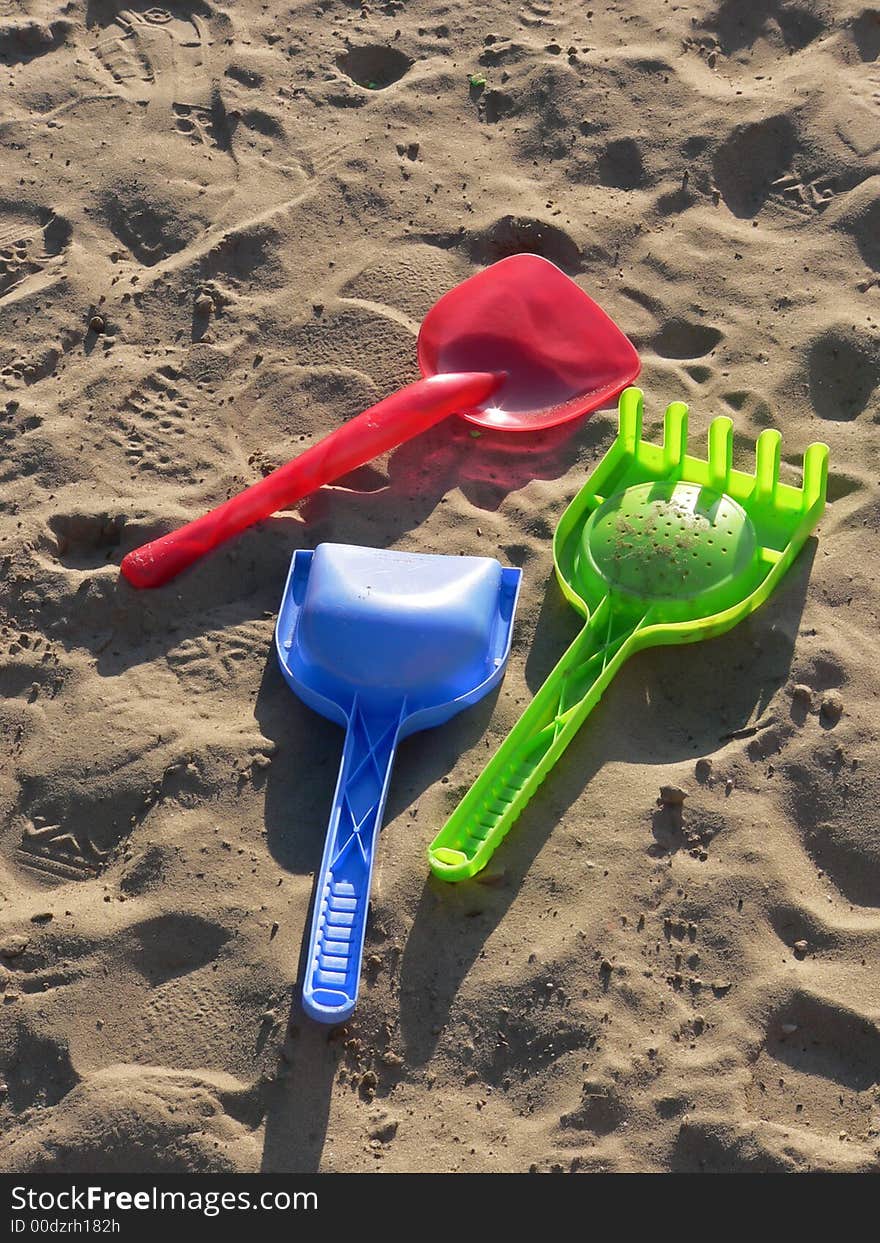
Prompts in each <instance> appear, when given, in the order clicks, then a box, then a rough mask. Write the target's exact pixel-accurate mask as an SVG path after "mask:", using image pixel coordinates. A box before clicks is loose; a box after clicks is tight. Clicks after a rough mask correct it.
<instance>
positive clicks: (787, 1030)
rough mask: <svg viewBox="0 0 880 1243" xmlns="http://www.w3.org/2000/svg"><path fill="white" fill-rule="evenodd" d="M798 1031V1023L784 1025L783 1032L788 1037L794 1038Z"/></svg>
mask: <svg viewBox="0 0 880 1243" xmlns="http://www.w3.org/2000/svg"><path fill="white" fill-rule="evenodd" d="M797 1029H798V1025H797V1023H783V1024H782V1031H783V1034H784V1035H786V1036H793V1035H794V1034H795V1032H796V1031H797Z"/></svg>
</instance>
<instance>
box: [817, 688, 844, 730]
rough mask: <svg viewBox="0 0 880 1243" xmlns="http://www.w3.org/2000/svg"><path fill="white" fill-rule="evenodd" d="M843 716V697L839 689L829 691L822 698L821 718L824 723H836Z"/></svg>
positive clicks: (829, 724) (830, 724)
mask: <svg viewBox="0 0 880 1243" xmlns="http://www.w3.org/2000/svg"><path fill="white" fill-rule="evenodd" d="M842 716H843V699H842V697H841V696H840V694H839V693H838V692H837V691H829V692H828V694H827V695H824V696H823V698H822V707H821V708H820V709H819V718H820V720H821V721H822V724H823V725H828V726H832V725H836V724H837V722H838V721H839V720H840V718H841V717H842Z"/></svg>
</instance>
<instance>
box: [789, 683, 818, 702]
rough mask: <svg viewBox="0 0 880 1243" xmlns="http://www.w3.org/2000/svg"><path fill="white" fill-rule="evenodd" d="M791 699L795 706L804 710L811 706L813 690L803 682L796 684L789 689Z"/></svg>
mask: <svg viewBox="0 0 880 1243" xmlns="http://www.w3.org/2000/svg"><path fill="white" fill-rule="evenodd" d="M791 697H792V699H793V700H794V702H795V703H796V704H801V705H802V706H803V707H804V708H812V706H813V689H812V687H810V686H807V685H806V684H805V683H803V682H798V684H797V686H793V687H792V688H791Z"/></svg>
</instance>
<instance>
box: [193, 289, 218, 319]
mask: <svg viewBox="0 0 880 1243" xmlns="http://www.w3.org/2000/svg"><path fill="white" fill-rule="evenodd" d="M193 306H194V307H195V309H196V314H197V315H210V314H211V312H212V311H213V309H214V299H213V298H212V297H211V295H210V294H208V293H200V294H199V295H198V297H197V298H196V300H195V302H194V303H193Z"/></svg>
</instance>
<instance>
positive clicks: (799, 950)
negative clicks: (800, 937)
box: [793, 941, 810, 958]
mask: <svg viewBox="0 0 880 1243" xmlns="http://www.w3.org/2000/svg"><path fill="white" fill-rule="evenodd" d="M793 948H794V952H795V953H796V954H797V956H798V958H803V957H804V955H805V954H806V952H807V950H808V949H809V948H810V947H809V945H808V944H807V942H806V941H795V943H794V947H793Z"/></svg>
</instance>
